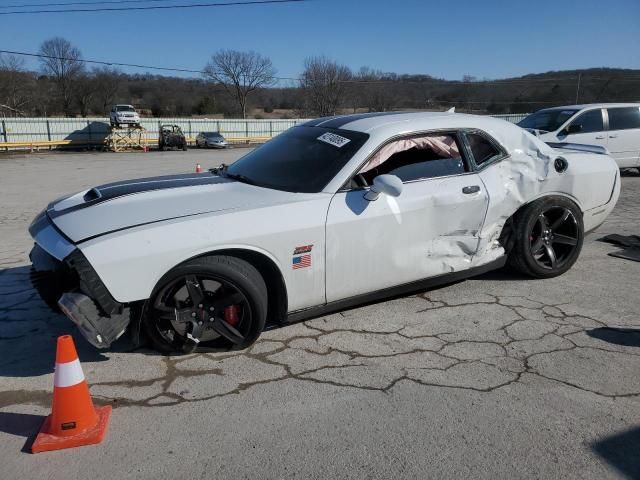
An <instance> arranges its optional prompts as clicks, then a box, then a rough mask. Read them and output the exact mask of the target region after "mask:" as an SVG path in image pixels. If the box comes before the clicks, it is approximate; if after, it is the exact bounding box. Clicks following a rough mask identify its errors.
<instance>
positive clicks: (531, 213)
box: [509, 197, 584, 278]
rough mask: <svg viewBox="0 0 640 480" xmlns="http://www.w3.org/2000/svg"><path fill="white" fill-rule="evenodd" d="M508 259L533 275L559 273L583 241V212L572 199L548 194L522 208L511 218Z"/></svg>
mask: <svg viewBox="0 0 640 480" xmlns="http://www.w3.org/2000/svg"><path fill="white" fill-rule="evenodd" d="M514 235H515V238H514V246H513V250H512V251H511V253H510V254H509V261H510V263H511V265H512V266H513V267H515V268H516V269H517V270H519V271H520V272H522V273H524V274H526V275H529V276H531V277H534V278H551V277H557V276H558V275H562V274H563V273H565V272H566V271H567V270H569V269H570V268H571V267H572V266H573V264H574V263H575V262H576V260H577V259H578V256H579V255H580V251H581V250H582V243H583V241H584V224H583V222H582V212H581V211H580V209H579V208H578V206H577V205H576V204H575V203H574V202H572V201H571V200H569V199H567V198H564V197H548V198H543V199H540V200H537V201H535V202H533V203H532V204H530V205H528V206H527V207H525V208H524V210H523V211H522V212H520V213H519V214H517V215H516V218H515V219H514Z"/></svg>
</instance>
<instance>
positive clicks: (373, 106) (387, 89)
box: [355, 67, 395, 112]
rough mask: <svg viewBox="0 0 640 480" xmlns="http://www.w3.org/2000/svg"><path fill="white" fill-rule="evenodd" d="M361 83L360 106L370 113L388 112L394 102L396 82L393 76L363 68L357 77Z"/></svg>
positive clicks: (359, 90) (359, 86) (358, 89)
mask: <svg viewBox="0 0 640 480" xmlns="http://www.w3.org/2000/svg"><path fill="white" fill-rule="evenodd" d="M355 78H356V80H358V81H359V82H361V83H360V84H359V85H358V86H357V92H358V93H359V94H358V95H357V98H358V100H359V102H360V105H361V106H363V107H365V108H367V110H369V111H370V112H386V111H387V110H390V109H391V107H392V106H393V102H394V97H395V94H394V90H395V88H394V81H393V79H392V74H384V73H382V72H380V71H379V70H373V69H371V68H369V67H362V68H361V69H360V71H359V72H358V73H357V74H356V76H355Z"/></svg>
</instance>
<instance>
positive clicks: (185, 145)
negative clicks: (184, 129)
mask: <svg viewBox="0 0 640 480" xmlns="http://www.w3.org/2000/svg"><path fill="white" fill-rule="evenodd" d="M182 151H183V152H186V151H187V144H186V143H185V144H184V145H183V146H182Z"/></svg>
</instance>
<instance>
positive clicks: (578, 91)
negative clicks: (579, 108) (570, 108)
mask: <svg viewBox="0 0 640 480" xmlns="http://www.w3.org/2000/svg"><path fill="white" fill-rule="evenodd" d="M581 79H582V73H579V74H578V86H577V87H576V105H577V104H578V98H580V80H581Z"/></svg>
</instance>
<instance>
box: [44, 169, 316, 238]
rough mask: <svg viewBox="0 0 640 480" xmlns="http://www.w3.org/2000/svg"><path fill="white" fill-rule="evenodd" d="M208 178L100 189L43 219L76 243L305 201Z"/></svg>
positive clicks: (59, 205)
mask: <svg viewBox="0 0 640 480" xmlns="http://www.w3.org/2000/svg"><path fill="white" fill-rule="evenodd" d="M308 196H309V194H297V193H290V192H283V191H280V190H273V189H268V188H261V187H256V186H252V185H248V184H246V183H241V182H238V181H235V180H231V179H228V178H224V177H219V176H216V175H213V174H211V173H202V174H188V175H171V176H164V177H152V178H141V179H137V180H129V181H125V182H116V183H110V184H106V185H101V186H98V187H95V188H91V189H89V190H85V191H83V192H80V193H77V194H75V195H72V196H70V197H67V198H64V199H62V200H59V201H55V202H53V203H51V204H50V205H49V206H48V207H47V215H48V216H49V218H50V219H51V220H52V221H53V223H54V224H55V226H56V227H57V228H58V229H59V230H60V231H61V232H62V233H63V234H64V235H65V236H66V237H68V238H69V239H70V240H72V241H73V242H74V243H78V242H82V241H84V240H88V239H90V238H95V237H97V236H100V235H105V234H107V233H111V232H115V231H119V230H124V229H127V228H133V227H137V226H141V225H147V224H151V223H156V222H161V221H164V220H172V219H177V218H182V217H191V216H194V215H201V214H207V213H214V212H223V211H234V210H245V209H252V208H263V207H266V206H270V205H277V204H281V203H287V202H294V201H299V200H303V199H304V198H303V197H308Z"/></svg>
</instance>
